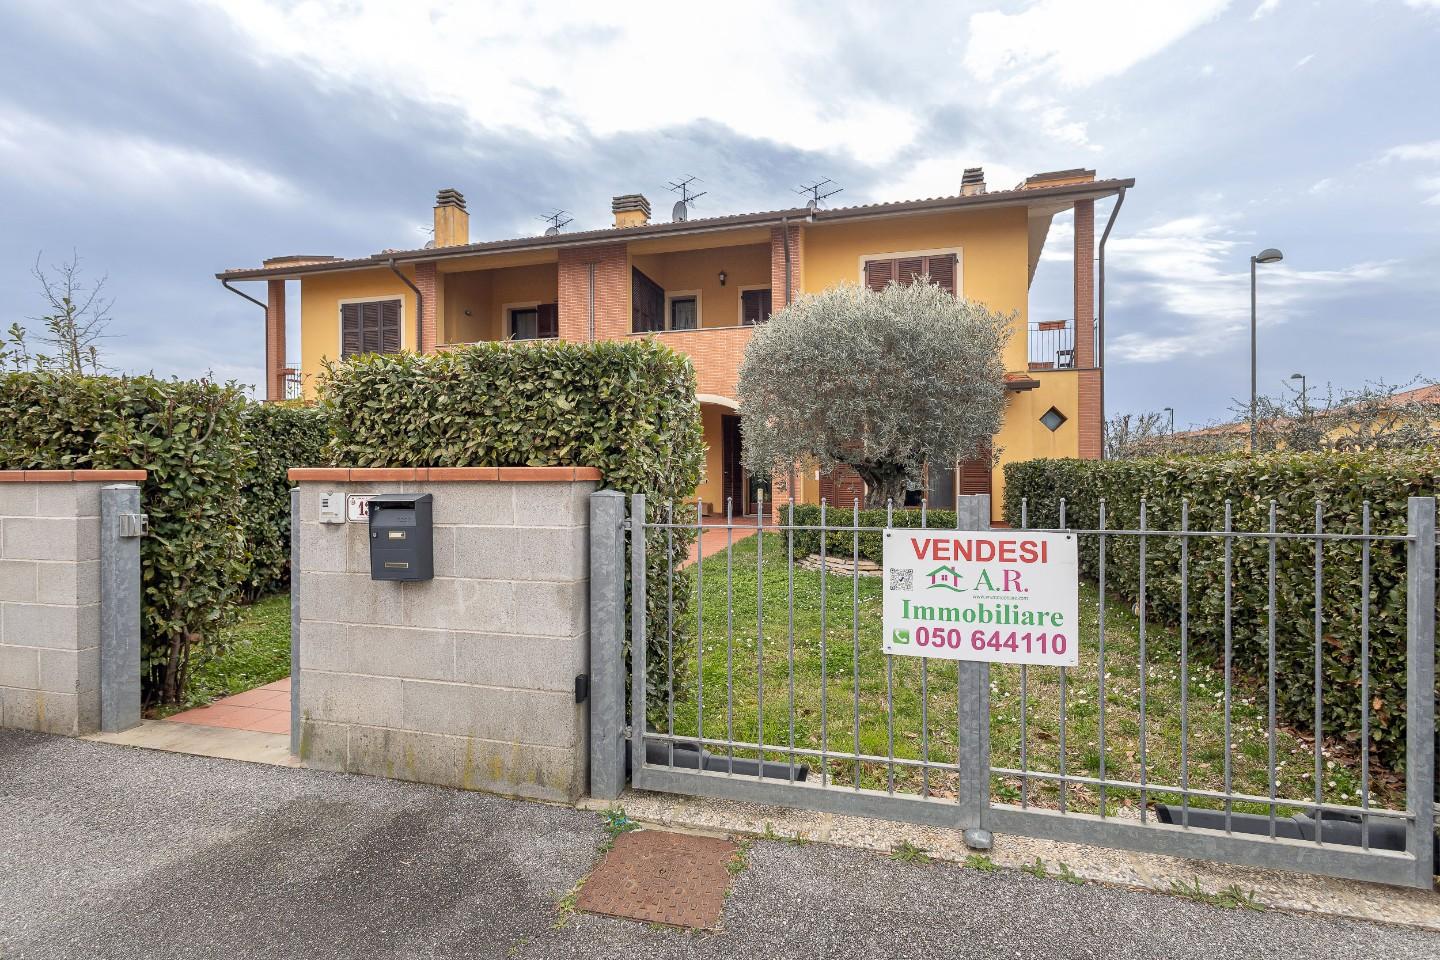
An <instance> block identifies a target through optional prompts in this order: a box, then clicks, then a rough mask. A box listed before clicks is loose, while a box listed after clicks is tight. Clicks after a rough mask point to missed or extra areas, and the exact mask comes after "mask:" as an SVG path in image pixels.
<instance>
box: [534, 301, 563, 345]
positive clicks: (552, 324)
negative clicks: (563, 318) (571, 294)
mask: <svg viewBox="0 0 1440 960" xmlns="http://www.w3.org/2000/svg"><path fill="white" fill-rule="evenodd" d="M535 335H536V336H537V337H558V336H560V305H559V304H557V303H542V304H540V305H539V306H538V307H536V308H535Z"/></svg>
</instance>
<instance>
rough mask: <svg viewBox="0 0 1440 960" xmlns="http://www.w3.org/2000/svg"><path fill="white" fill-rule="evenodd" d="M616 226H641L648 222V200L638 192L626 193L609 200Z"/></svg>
mask: <svg viewBox="0 0 1440 960" xmlns="http://www.w3.org/2000/svg"><path fill="white" fill-rule="evenodd" d="M610 211H611V212H612V213H614V214H615V226H617V227H643V226H645V224H647V223H649V222H650V201H649V200H646V199H645V197H644V196H643V195H641V194H638V193H627V194H623V195H621V196H618V197H612V198H611V200H610Z"/></svg>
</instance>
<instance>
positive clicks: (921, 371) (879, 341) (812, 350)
mask: <svg viewBox="0 0 1440 960" xmlns="http://www.w3.org/2000/svg"><path fill="white" fill-rule="evenodd" d="M1013 319H1014V317H1013V315H1010V316H1006V315H1002V314H998V313H996V312H994V311H992V310H989V309H987V308H986V307H984V306H982V305H981V304H978V303H974V302H972V301H969V300H964V299H959V298H957V297H955V296H953V295H951V294H949V293H947V292H946V291H945V290H943V289H941V288H940V287H938V286H936V285H934V284H932V283H929V282H928V281H923V280H922V281H920V282H916V283H914V284H907V285H903V286H902V285H898V284H891V285H890V286H888V287H886V288H884V289H883V290H881V291H879V292H875V291H872V290H868V289H865V288H863V287H859V286H856V285H854V284H842V285H839V286H836V287H831V288H830V289H828V290H825V291H824V292H822V293H818V294H814V295H811V296H806V297H802V298H800V299H799V300H798V301H796V302H795V303H793V304H791V305H790V306H788V307H786V308H784V309H783V310H780V311H778V312H777V313H775V314H774V315H773V316H772V317H771V318H770V321H769V322H768V323H766V324H764V325H763V326H761V327H759V328H757V329H756V331H755V335H754V336H753V337H752V338H751V340H750V344H749V346H748V347H747V348H746V350H745V357H744V360H743V361H742V362H741V365H740V378H739V385H738V393H739V401H740V415H741V417H742V424H743V431H744V459H745V465H746V467H747V468H748V469H749V470H751V471H752V472H754V473H758V474H761V475H770V474H771V473H772V471H774V470H776V469H780V470H788V469H794V468H797V467H799V466H800V465H802V464H810V463H813V464H814V465H815V466H818V467H819V468H820V469H821V470H830V469H833V468H834V467H836V466H837V465H844V466H848V467H851V468H853V469H854V470H855V472H856V473H858V474H859V475H860V477H861V479H863V480H864V481H865V485H866V489H867V495H866V496H867V505H868V506H871V507H876V506H884V505H885V502H886V501H887V500H892V499H893V500H895V501H896V502H901V501H902V499H903V497H904V493H905V487H906V483H907V481H908V482H909V483H911V484H918V483H919V481H920V479H921V471H922V469H923V468H924V465H925V464H926V463H927V462H929V463H932V464H945V465H949V464H952V463H955V462H957V461H959V460H965V459H969V458H971V457H974V456H977V455H984V454H985V453H987V452H988V451H989V450H990V444H991V438H992V437H994V435H995V433H996V432H997V431H998V430H999V429H1000V418H1001V412H1002V409H1003V407H1004V403H1005V380H1004V376H1005V369H1004V365H1003V363H1002V362H1001V351H1002V350H1003V349H1004V346H1005V342H1006V340H1007V339H1008V337H1009V334H1010V329H1011V324H1012V322H1013Z"/></svg>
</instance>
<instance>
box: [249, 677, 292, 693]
mask: <svg viewBox="0 0 1440 960" xmlns="http://www.w3.org/2000/svg"><path fill="white" fill-rule="evenodd" d="M257 689H260V690H283V691H285V692H286V693H289V692H290V678H289V677H286V678H285V679H284V680H276V681H275V682H274V683H267V684H265V686H263V687H259V688H257Z"/></svg>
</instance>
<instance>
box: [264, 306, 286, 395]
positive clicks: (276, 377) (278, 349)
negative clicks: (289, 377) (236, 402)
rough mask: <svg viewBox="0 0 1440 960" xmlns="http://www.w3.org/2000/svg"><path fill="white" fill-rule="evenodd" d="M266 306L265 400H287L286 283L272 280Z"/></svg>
mask: <svg viewBox="0 0 1440 960" xmlns="http://www.w3.org/2000/svg"><path fill="white" fill-rule="evenodd" d="M268 286H269V296H268V297H267V299H268V301H269V302H268V303H266V305H265V399H266V400H272V401H273V400H284V399H285V373H284V369H285V281H284V280H271V281H270V282H269V284H268Z"/></svg>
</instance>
